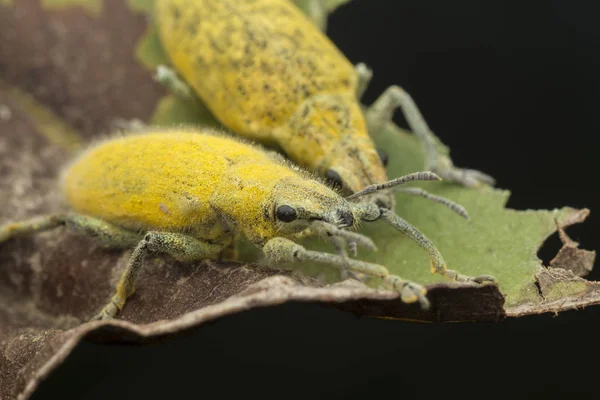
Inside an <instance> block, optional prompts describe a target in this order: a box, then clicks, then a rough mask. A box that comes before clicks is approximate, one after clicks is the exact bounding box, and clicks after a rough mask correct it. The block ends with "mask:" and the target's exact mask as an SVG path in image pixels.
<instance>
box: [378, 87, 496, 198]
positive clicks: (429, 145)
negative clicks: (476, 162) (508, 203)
mask: <svg viewBox="0 0 600 400" xmlns="http://www.w3.org/2000/svg"><path fill="white" fill-rule="evenodd" d="M397 108H400V109H401V110H402V112H403V113H404V116H405V118H406V121H407V122H408V125H409V126H410V129H411V130H412V131H413V133H414V134H415V135H416V136H417V138H419V140H420V141H421V143H422V145H423V147H424V149H425V157H426V168H425V169H430V170H432V171H434V172H436V173H437V174H438V175H440V176H441V177H442V178H443V179H446V180H448V181H451V182H456V183H459V184H461V185H464V186H467V187H475V186H479V185H482V184H489V185H493V184H494V182H495V181H494V178H492V177H491V176H489V175H486V174H484V173H482V172H479V171H475V170H471V169H462V168H457V167H455V166H454V165H453V163H452V160H451V159H450V155H449V150H448V148H447V147H446V146H444V145H443V143H442V142H441V141H440V140H439V139H438V137H437V136H435V135H434V133H433V132H432V131H431V130H430V129H429V126H428V125H427V122H425V119H424V118H423V115H422V114H421V112H420V111H419V109H418V107H417V105H416V104H415V102H414V101H413V99H412V97H411V96H410V95H409V94H408V93H407V92H406V91H404V90H403V89H402V88H400V87H399V86H390V87H389V88H387V90H386V91H385V92H383V94H382V95H381V96H380V97H379V98H378V99H377V100H376V101H375V102H374V103H373V104H372V105H371V107H369V109H368V110H367V122H368V126H369V132H371V134H377V133H379V132H381V130H382V129H383V128H384V127H385V125H386V124H387V123H389V122H390V121H391V120H392V118H393V115H394V111H395V110H396V109H397Z"/></svg>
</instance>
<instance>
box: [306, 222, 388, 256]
mask: <svg viewBox="0 0 600 400" xmlns="http://www.w3.org/2000/svg"><path fill="white" fill-rule="evenodd" d="M311 228H312V229H313V231H314V233H315V234H318V235H322V236H325V237H332V236H337V237H340V238H343V239H345V240H346V241H347V242H348V243H355V244H356V245H360V246H362V247H364V248H366V249H369V250H371V251H377V246H376V245H375V242H373V240H372V239H371V238H370V237H368V236H365V235H361V234H360V233H356V232H350V231H346V230H343V229H340V228H338V227H336V226H335V225H332V224H328V223H327V222H324V221H314V222H313V223H312V224H311ZM350 250H351V251H352V252H353V255H354V256H356V252H355V250H356V249H354V250H353V249H352V248H351V249H350Z"/></svg>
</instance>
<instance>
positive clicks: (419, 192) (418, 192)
mask: <svg viewBox="0 0 600 400" xmlns="http://www.w3.org/2000/svg"><path fill="white" fill-rule="evenodd" d="M395 191H396V192H400V193H406V194H410V195H413V196H421V197H423V198H425V199H427V200H431V201H435V202H436V203H440V204H441V205H443V206H446V207H448V208H449V209H450V210H452V211H454V212H455V213H457V214H458V215H460V216H461V217H463V218H466V219H469V214H468V213H467V210H466V209H465V208H464V207H463V206H461V205H460V204H458V203H455V202H453V201H452V200H450V199H447V198H445V197H442V196H437V195H435V194H432V193H429V192H427V191H425V190H423V189H421V188H413V187H410V188H396V189H395Z"/></svg>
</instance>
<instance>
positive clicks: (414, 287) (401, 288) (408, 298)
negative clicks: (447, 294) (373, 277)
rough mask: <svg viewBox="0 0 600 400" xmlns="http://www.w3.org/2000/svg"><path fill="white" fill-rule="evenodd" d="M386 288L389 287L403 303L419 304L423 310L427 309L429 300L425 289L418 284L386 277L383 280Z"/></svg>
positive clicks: (391, 276) (392, 276)
mask: <svg viewBox="0 0 600 400" xmlns="http://www.w3.org/2000/svg"><path fill="white" fill-rule="evenodd" d="M383 282H384V284H385V285H386V286H389V287H391V288H392V289H394V290H395V291H397V292H398V293H400V298H401V299H402V301H403V302H404V303H414V302H417V301H418V302H419V304H420V305H421V308H422V309H423V310H427V309H428V308H429V300H427V297H426V294H427V289H425V287H424V286H422V285H419V284H418V283H415V282H411V281H407V280H404V279H402V278H400V277H399V276H396V275H388V276H386V277H385V279H384V280H383Z"/></svg>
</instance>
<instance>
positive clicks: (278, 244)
mask: <svg viewBox="0 0 600 400" xmlns="http://www.w3.org/2000/svg"><path fill="white" fill-rule="evenodd" d="M263 253H264V255H265V258H266V261H267V263H269V264H277V263H289V262H301V261H313V262H317V263H322V264H327V265H330V266H333V267H336V268H347V269H348V270H350V271H353V272H359V273H362V274H366V275H369V276H373V277H378V278H383V277H386V276H387V275H389V273H388V270H387V268H385V267H384V266H381V265H378V264H372V263H369V262H365V261H360V260H354V259H348V258H347V259H344V258H343V257H341V256H339V255H337V254H330V253H322V252H319V251H311V250H306V249H305V248H304V247H303V246H301V245H299V244H297V243H295V242H293V241H291V240H289V239H285V238H281V237H276V238H273V239H271V240H269V241H268V242H267V243H266V244H265V245H264V246H263Z"/></svg>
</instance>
